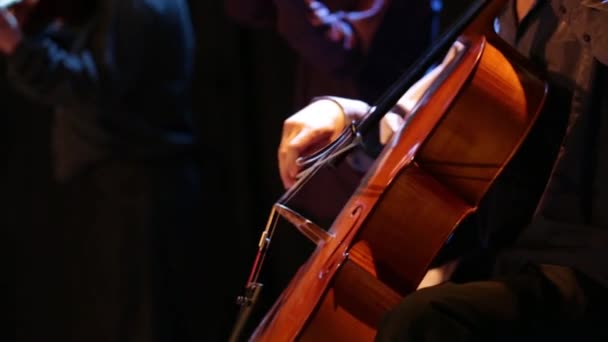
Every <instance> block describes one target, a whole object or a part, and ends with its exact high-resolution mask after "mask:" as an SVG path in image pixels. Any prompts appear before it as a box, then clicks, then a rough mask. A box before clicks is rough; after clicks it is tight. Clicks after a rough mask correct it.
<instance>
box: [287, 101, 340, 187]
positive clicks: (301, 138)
mask: <svg viewBox="0 0 608 342" xmlns="http://www.w3.org/2000/svg"><path fill="white" fill-rule="evenodd" d="M346 124H347V120H346V115H345V113H344V112H343V108H342V107H341V106H340V105H339V104H338V103H336V102H334V101H332V100H326V99H321V100H318V101H315V102H312V103H311V104H309V105H308V106H306V107H304V108H303V109H301V110H300V111H299V112H297V113H295V114H293V115H292V116H290V117H289V118H287V119H286V120H285V122H284V123H283V135H282V137H281V143H280V145H279V150H278V159H279V171H280V174H281V180H282V182H283V185H284V186H285V188H290V187H291V186H292V185H293V184H294V183H295V181H296V176H297V174H298V173H299V172H300V167H299V166H298V164H297V159H298V158H300V157H302V156H305V155H307V154H310V153H311V152H314V151H315V150H318V149H320V148H322V147H323V146H326V145H327V144H329V143H330V142H331V141H333V140H334V139H336V138H337V137H338V136H339V134H340V133H341V132H342V130H343V129H344V127H346Z"/></svg>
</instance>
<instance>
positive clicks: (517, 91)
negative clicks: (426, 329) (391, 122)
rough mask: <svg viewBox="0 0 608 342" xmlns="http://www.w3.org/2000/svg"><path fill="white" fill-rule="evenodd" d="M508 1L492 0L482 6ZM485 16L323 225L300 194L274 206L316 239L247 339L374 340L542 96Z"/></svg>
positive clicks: (496, 169)
mask: <svg viewBox="0 0 608 342" xmlns="http://www.w3.org/2000/svg"><path fill="white" fill-rule="evenodd" d="M504 3H505V1H496V2H493V3H492V5H488V6H490V7H493V8H491V9H490V10H488V11H494V12H496V11H497V10H498V9H499V8H500V6H502V5H504ZM488 18H490V17H488ZM492 18H493V17H492ZM489 23H490V21H489V20H481V21H477V22H476V23H474V24H472V25H470V26H469V28H468V29H467V31H465V32H464V33H463V34H462V35H461V36H460V37H459V41H460V42H461V43H462V44H463V46H464V49H462V51H461V52H460V53H459V54H458V55H457V56H456V58H455V59H454V60H453V61H452V62H451V63H450V64H449V65H448V66H447V67H446V69H445V70H444V71H443V72H442V73H441V75H440V76H439V78H438V79H437V80H436V81H435V82H434V83H433V85H432V86H431V87H430V88H429V89H428V90H427V91H426V93H425V95H424V96H423V98H422V100H421V101H420V103H419V104H418V105H417V107H416V108H415V109H414V111H413V114H412V115H411V116H410V117H409V118H408V120H407V121H406V123H405V124H404V125H403V127H402V128H401V129H400V130H399V131H398V132H396V133H395V134H394V136H393V137H392V139H391V140H390V141H389V142H388V143H387V145H386V146H385V147H384V149H383V150H382V152H381V153H380V155H379V156H378V157H377V158H376V159H375V161H374V163H373V164H372V165H371V168H370V169H369V170H368V171H367V172H366V173H365V175H364V176H363V178H362V179H361V180H360V182H359V183H358V185H357V186H356V187H355V188H354V189H353V193H352V194H351V195H349V196H347V197H345V200H344V203H340V205H339V208H340V209H339V210H338V211H337V212H336V213H335V218H334V219H333V220H332V221H331V224H329V225H328V226H326V227H323V226H324V225H325V224H327V222H329V221H328V217H327V213H326V214H325V215H326V216H325V217H321V218H318V220H320V221H322V222H324V223H323V224H316V223H315V221H317V218H315V217H311V216H309V211H310V210H307V209H306V208H302V207H301V203H298V202H297V201H291V202H290V201H283V202H281V203H278V204H277V205H276V206H278V210H279V211H280V212H282V215H283V216H293V217H291V218H289V217H288V220H290V221H291V222H294V223H297V222H298V220H300V221H301V222H300V224H295V226H296V228H297V229H298V230H299V231H300V232H301V233H302V235H303V236H304V237H305V238H308V240H310V241H311V242H312V243H313V244H314V248H313V251H312V254H311V255H310V257H309V258H308V259H307V260H306V261H305V262H304V264H302V266H301V267H300V268H299V269H298V271H297V272H296V273H295V275H294V276H293V278H292V279H291V281H290V282H289V284H288V285H287V286H286V288H285V289H284V291H283V292H282V293H281V294H280V296H279V297H278V299H277V300H276V302H275V303H274V305H273V306H272V308H271V309H270V310H269V311H268V313H267V314H266V315H265V316H264V318H263V319H262V321H261V323H260V324H259V325H258V326H257V328H256V329H255V330H254V332H253V334H252V335H251V336H250V341H273V342H274V341H372V340H373V338H374V336H375V333H376V327H377V325H378V323H379V321H380V319H381V318H382V316H383V315H384V314H385V313H386V312H387V311H388V310H389V309H390V308H391V307H393V306H394V305H396V304H397V303H398V302H399V301H400V300H401V299H402V298H403V297H404V296H407V295H408V294H409V293H411V292H412V291H415V290H416V288H417V286H418V284H419V283H420V281H421V279H422V277H423V276H424V274H425V273H426V271H427V270H428V268H429V266H430V265H431V263H432V262H433V260H434V259H435V258H436V257H437V255H438V254H439V253H440V251H441V250H442V248H443V247H444V246H445V244H446V243H447V241H448V240H449V238H450V236H452V234H454V233H455V232H456V230H457V228H458V227H459V225H460V223H461V222H463V220H464V219H465V218H467V217H468V216H469V215H471V214H473V213H474V212H475V211H476V209H477V208H478V206H479V204H480V203H481V201H482V200H483V197H484V195H485V194H486V192H487V191H488V189H489V188H490V187H491V185H492V183H493V182H494V181H495V180H496V178H497V177H498V176H499V175H500V174H501V171H502V170H503V169H504V168H505V166H506V165H507V163H508V162H509V161H510V160H511V158H512V157H513V155H514V154H515V153H516V152H517V151H518V149H519V148H520V146H521V145H522V143H523V141H524V139H525V138H526V136H527V135H528V133H529V132H530V130H531V128H532V126H533V125H534V123H535V122H536V120H537V118H538V117H539V115H540V112H541V110H542V108H543V106H544V104H545V100H546V98H547V95H548V85H547V83H546V82H545V81H544V78H543V77H542V75H540V73H538V72H535V71H534V70H533V69H532V68H531V67H530V66H529V64H528V63H527V60H526V59H525V58H523V57H522V56H521V55H519V54H518V53H517V52H516V51H515V50H514V49H512V48H511V47H510V46H508V45H507V44H505V43H504V42H502V41H501V40H500V39H499V38H498V37H497V36H496V35H493V34H492V32H488V31H487V30H482V29H481V28H482V27H486V26H489ZM316 174H319V175H321V174H324V171H317V172H316ZM313 177H314V176H313ZM319 196H320V197H322V196H323V195H322V194H319ZM294 198H295V197H294ZM312 216H314V215H312ZM302 218H306V220H304V221H302Z"/></svg>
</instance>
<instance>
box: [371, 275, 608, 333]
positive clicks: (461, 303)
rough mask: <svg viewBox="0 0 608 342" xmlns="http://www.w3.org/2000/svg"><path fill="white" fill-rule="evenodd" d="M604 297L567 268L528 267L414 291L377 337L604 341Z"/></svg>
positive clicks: (600, 290)
mask: <svg viewBox="0 0 608 342" xmlns="http://www.w3.org/2000/svg"><path fill="white" fill-rule="evenodd" d="M606 296H608V291H607V290H605V289H603V288H601V287H600V286H598V285H597V284H595V283H593V282H592V281H590V280H589V279H586V278H585V277H583V276H581V275H579V274H576V273H575V272H573V271H572V270H571V269H569V268H565V267H559V266H550V265H543V266H541V267H533V266H530V267H527V268H526V269H525V270H523V271H522V272H520V273H517V274H509V275H505V276H502V277H500V278H495V279H493V280H491V281H478V282H470V283H463V284H456V283H445V284H442V285H438V286H434V287H430V288H425V289H421V290H419V291H417V292H414V293H412V294H410V295H408V296H406V297H405V298H404V300H403V301H402V302H401V303H400V304H399V305H398V306H397V307H396V308H394V310H392V311H391V312H389V313H388V314H387V315H386V317H385V318H384V319H383V321H382V322H381V324H380V326H379V329H378V334H377V336H376V341H377V342H387V341H403V342H405V341H412V342H414V341H415V342H426V341H450V342H461V341H551V342H554V341H606V340H608V339H607V337H608V335H607V334H606V329H605V326H606V325H608V318H606V317H608V316H606V312H607V310H605V309H604V308H603V307H604V305H605V304H606V303H607V301H606V298H605V297H606ZM602 312H603V314H602ZM598 334H599V335H598ZM595 335H597V336H600V337H595Z"/></svg>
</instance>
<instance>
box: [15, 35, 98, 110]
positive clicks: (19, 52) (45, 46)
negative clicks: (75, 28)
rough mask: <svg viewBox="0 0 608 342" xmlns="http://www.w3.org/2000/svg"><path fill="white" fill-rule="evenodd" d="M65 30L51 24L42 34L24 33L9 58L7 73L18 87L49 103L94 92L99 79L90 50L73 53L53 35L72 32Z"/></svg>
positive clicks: (72, 98)
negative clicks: (34, 35)
mask: <svg viewBox="0 0 608 342" xmlns="http://www.w3.org/2000/svg"><path fill="white" fill-rule="evenodd" d="M63 30H64V29H62V28H50V29H49V30H48V31H45V32H44V33H42V34H41V35H39V36H36V37H25V38H24V40H23V41H22V42H21V43H20V44H19V45H18V46H17V48H16V50H15V51H14V53H13V54H12V55H10V56H8V58H7V64H8V73H7V77H8V78H9V80H10V81H11V82H12V83H13V84H14V85H15V86H16V88H18V89H19V90H21V91H22V92H23V93H25V94H26V95H28V96H30V97H31V98H33V99H34V100H36V101H39V102H42V103H45V104H49V105H61V104H66V103H68V102H70V101H73V100H74V98H75V97H79V98H89V97H91V96H94V94H95V93H96V91H97V84H98V81H99V78H98V70H97V65H96V63H95V60H94V58H93V55H92V54H91V52H90V51H87V50H84V51H81V52H78V53H70V52H68V50H67V49H66V47H65V46H64V44H62V43H65V42H60V41H57V40H55V39H54V37H57V36H66V35H69V34H67V32H65V33H66V34H64V32H62V31H63Z"/></svg>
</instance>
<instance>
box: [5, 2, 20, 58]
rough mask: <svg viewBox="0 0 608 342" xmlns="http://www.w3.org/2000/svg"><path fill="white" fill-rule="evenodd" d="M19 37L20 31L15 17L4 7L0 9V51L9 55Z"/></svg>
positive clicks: (17, 42)
mask: <svg viewBox="0 0 608 342" xmlns="http://www.w3.org/2000/svg"><path fill="white" fill-rule="evenodd" d="M21 39H22V33H21V28H20V27H19V22H18V21H17V18H15V16H14V15H13V14H12V13H11V12H9V11H8V10H6V9H2V10H0V52H2V53H4V54H6V55H10V54H11V53H13V51H15V48H16V47H17V45H18V44H19V42H21Z"/></svg>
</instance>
